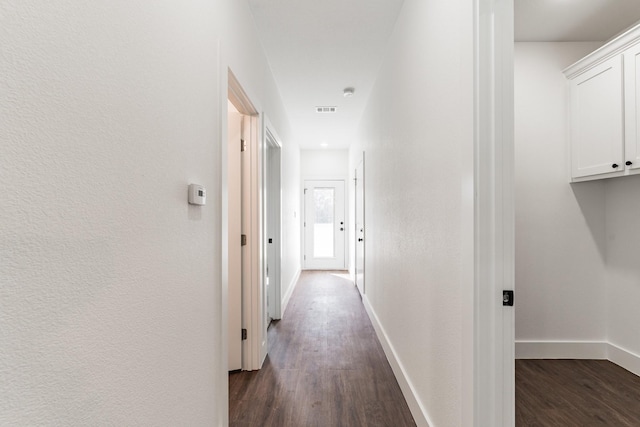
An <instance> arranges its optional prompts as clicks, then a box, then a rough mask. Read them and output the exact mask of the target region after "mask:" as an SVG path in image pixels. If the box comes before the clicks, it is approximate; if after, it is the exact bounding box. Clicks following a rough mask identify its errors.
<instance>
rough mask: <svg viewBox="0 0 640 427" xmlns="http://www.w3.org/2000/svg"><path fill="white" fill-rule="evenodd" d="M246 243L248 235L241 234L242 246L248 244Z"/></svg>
mask: <svg viewBox="0 0 640 427" xmlns="http://www.w3.org/2000/svg"><path fill="white" fill-rule="evenodd" d="M246 245H247V235H246V234H242V235H240V246H246Z"/></svg>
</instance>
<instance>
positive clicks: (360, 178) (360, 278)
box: [354, 154, 364, 295]
mask: <svg viewBox="0 0 640 427" xmlns="http://www.w3.org/2000/svg"><path fill="white" fill-rule="evenodd" d="M355 186H356V192H355V193H356V200H355V201H356V205H355V206H356V207H355V210H356V226H355V229H354V231H355V242H356V244H355V248H356V254H355V255H356V256H355V259H356V265H355V278H356V286H357V287H358V290H359V291H360V295H364V154H363V156H362V161H361V162H360V164H359V165H358V167H357V168H356V179H355Z"/></svg>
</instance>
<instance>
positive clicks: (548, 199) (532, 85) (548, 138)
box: [514, 43, 606, 341]
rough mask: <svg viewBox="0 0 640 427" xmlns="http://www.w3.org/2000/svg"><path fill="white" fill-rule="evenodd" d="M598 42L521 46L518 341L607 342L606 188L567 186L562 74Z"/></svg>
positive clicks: (517, 51)
mask: <svg viewBox="0 0 640 427" xmlns="http://www.w3.org/2000/svg"><path fill="white" fill-rule="evenodd" d="M599 46H600V44H599V43H516V46H515V69H514V73H515V194H516V199H515V201H516V203H515V204H516V270H515V273H516V289H517V292H516V294H517V296H516V301H517V306H516V310H515V313H516V340H517V341H603V340H604V339H605V336H606V311H605V306H604V304H603V301H604V299H605V296H606V287H605V282H606V276H605V253H606V242H605V240H606V239H605V206H606V202H605V188H604V183H603V182H602V181H592V182H585V183H578V184H569V178H568V171H569V167H568V164H569V163H568V151H567V142H566V136H567V128H566V123H567V100H566V96H567V93H566V79H565V78H564V75H563V74H562V70H563V69H564V68H566V67H567V66H569V65H571V64H572V63H573V62H575V61H576V60H578V59H580V58H582V57H583V56H584V55H586V54H588V53H590V52H591V51H593V50H594V49H596V48H597V47H599Z"/></svg>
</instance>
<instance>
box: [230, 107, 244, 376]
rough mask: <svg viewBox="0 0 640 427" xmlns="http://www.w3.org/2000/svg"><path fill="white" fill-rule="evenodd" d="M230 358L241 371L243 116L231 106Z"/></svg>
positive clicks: (233, 366) (232, 369)
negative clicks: (241, 152)
mask: <svg viewBox="0 0 640 427" xmlns="http://www.w3.org/2000/svg"><path fill="white" fill-rule="evenodd" d="M227 126H228V144H229V146H228V166H227V183H228V192H227V197H228V204H229V205H228V213H227V214H228V227H227V233H228V234H227V240H228V242H227V243H228V251H229V259H228V268H229V273H228V274H229V279H228V280H229V285H228V305H227V310H228V323H227V324H228V337H227V341H228V357H229V365H228V366H229V370H230V371H236V370H239V369H241V368H242V250H241V246H240V235H241V233H242V224H241V218H242V216H241V212H242V186H241V185H242V173H241V171H242V168H241V158H240V139H241V137H242V114H240V113H239V112H238V111H237V110H236V109H235V107H233V105H232V104H231V103H229V118H228V123H227Z"/></svg>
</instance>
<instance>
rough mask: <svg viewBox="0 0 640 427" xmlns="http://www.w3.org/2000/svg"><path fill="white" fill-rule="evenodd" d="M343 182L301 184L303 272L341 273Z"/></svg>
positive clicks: (343, 221) (343, 254) (343, 251)
mask: <svg viewBox="0 0 640 427" xmlns="http://www.w3.org/2000/svg"><path fill="white" fill-rule="evenodd" d="M344 202H345V201H344V181H338V180H336V181H305V182H304V206H305V218H304V240H305V242H304V243H305V244H304V252H305V253H304V268H305V269H308V270H344V268H345V237H344V236H345V233H346V228H347V227H346V223H345V209H344V205H345V203H344Z"/></svg>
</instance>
